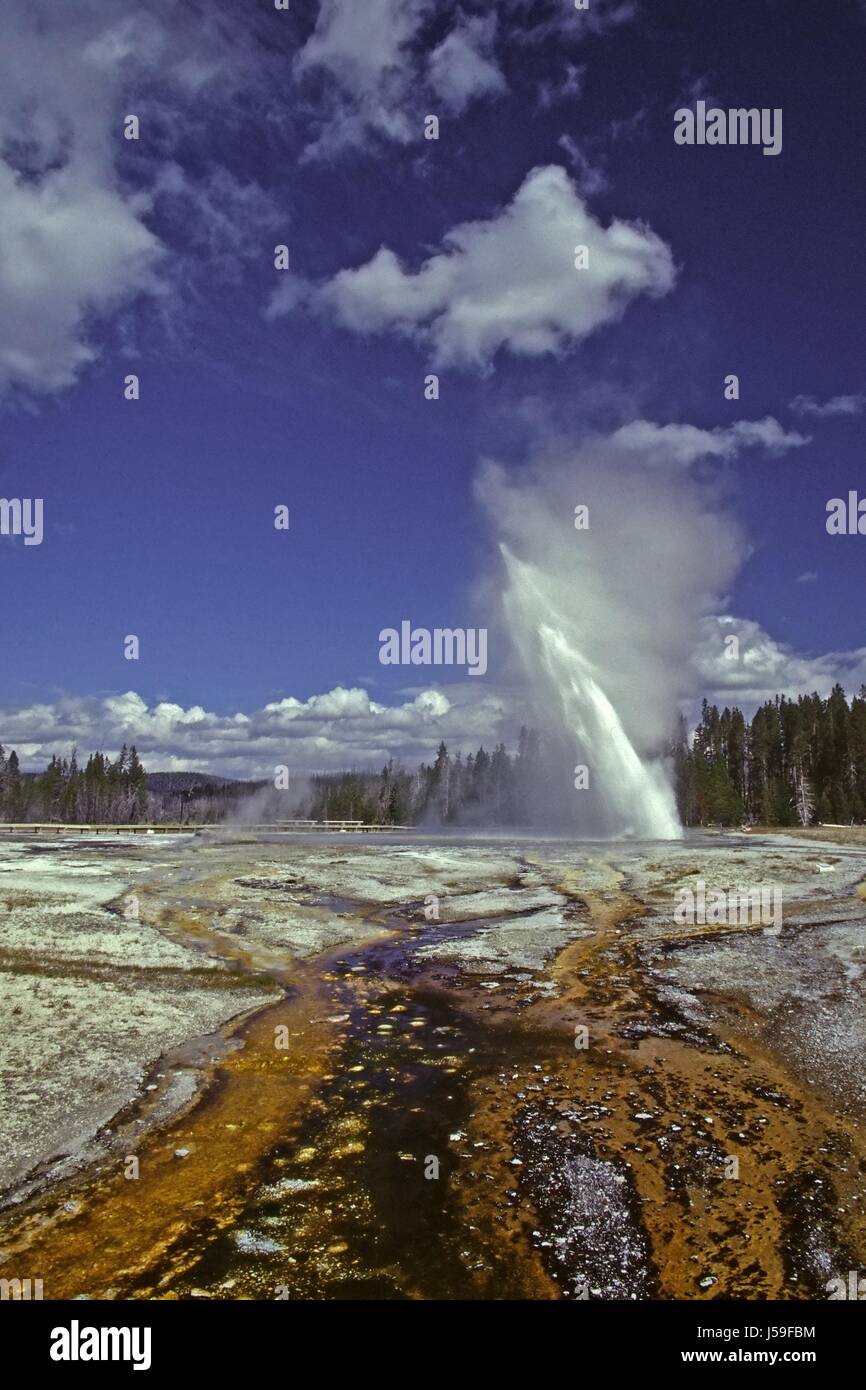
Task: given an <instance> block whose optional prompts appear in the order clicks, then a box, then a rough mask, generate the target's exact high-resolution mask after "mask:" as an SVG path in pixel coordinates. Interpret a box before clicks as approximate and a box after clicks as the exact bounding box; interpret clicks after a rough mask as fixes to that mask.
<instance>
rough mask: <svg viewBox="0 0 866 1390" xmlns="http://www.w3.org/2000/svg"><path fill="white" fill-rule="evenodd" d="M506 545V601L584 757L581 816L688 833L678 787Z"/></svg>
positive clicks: (578, 757) (667, 836) (619, 831)
mask: <svg viewBox="0 0 866 1390" xmlns="http://www.w3.org/2000/svg"><path fill="white" fill-rule="evenodd" d="M500 550H501V552H502V556H503V559H504V562H505V567H506V572H507V576H508V582H507V588H506V591H505V595H504V600H503V602H504V608H505V614H506V619H507V621H508V625H509V628H510V630H511V632H512V633H513V634H514V636H515V639H516V641H517V644H518V647H519V648H520V652H521V656H522V658H523V661H524V664H525V665H526V667H527V669H528V670H530V671H534V672H536V673H538V674H539V675H540V676H541V678H542V680H543V681H544V683H545V684H546V685H547V687H548V699H549V701H550V702H551V703H552V704H553V705H554V706H556V705H557V704H558V706H559V711H560V718H561V723H562V727H563V729H564V730H565V731H566V733H567V734H570V735H572V736H573V739H574V751H575V761H576V763H577V762H585V764H586V766H587V767H588V769H589V776H590V784H589V787H588V788H586V789H580V790H577V789H576V790H575V792H574V795H575V797H576V798H586V800H587V803H588V804H587V805H586V807H581V806H579V805H578V806H576V811H579V810H585V812H586V814H584V815H578V814H576V816H575V819H576V820H577V821H578V823H580V822H582V823H583V826H584V827H586V825H587V824H589V825H590V826H591V827H592V829H593V831H594V832H595V833H602V834H607V835H636V836H638V837H640V838H641V839H653V840H673V839H678V838H679V837H680V836H681V835H682V828H681V826H680V822H679V818H678V816H677V810H676V805H675V802H674V797H673V793H672V791H671V788H670V786H669V784H668V782H667V780H666V778H665V775H664V772H663V770H662V768H661V767H660V766H659V765H658V764H657V763H650V762H644V761H643V760H642V759H641V758H640V757H639V756H638V754H637V753H636V751H635V749H634V747H633V745H632V743H631V742H630V740H629V738H628V736H627V734H626V732H625V729H624V728H623V725H622V721H621V719H620V717H619V715H618V714H617V712H616V710H615V709H614V707H613V705H612V704H611V702H610V700H609V699H608V697H607V695H606V694H605V692H604V690H603V689H602V688H601V686H600V685H599V682H598V680H597V678H596V676H595V674H594V673H593V670H592V667H591V665H590V663H589V661H588V660H587V659H586V657H585V656H583V655H582V653H581V652H579V651H578V650H577V648H576V646H575V645H574V643H573V641H572V640H569V637H568V636H567V635H566V629H567V626H568V624H567V622H566V620H565V619H564V618H563V617H562V616H561V615H559V614H557V612H556V610H555V609H554V608H553V607H552V605H551V603H550V600H549V598H548V597H547V596H546V595H545V594H544V592H543V586H542V582H541V579H540V576H539V574H538V573H537V571H536V570H535V569H534V568H533V566H531V565H529V564H527V563H526V562H525V561H522V560H518V559H517V558H516V556H514V555H512V554H511V552H510V551H509V549H508V547H507V546H506V545H501V546H500Z"/></svg>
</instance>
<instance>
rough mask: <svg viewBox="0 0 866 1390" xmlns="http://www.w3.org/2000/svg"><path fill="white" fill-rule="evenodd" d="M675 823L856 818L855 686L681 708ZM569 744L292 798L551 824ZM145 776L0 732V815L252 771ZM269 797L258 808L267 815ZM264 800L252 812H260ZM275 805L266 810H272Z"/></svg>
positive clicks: (50, 810) (675, 750)
mask: <svg viewBox="0 0 866 1390" xmlns="http://www.w3.org/2000/svg"><path fill="white" fill-rule="evenodd" d="M668 752H669V756H670V763H671V767H672V775H673V781H674V788H675V792H676V799H677V808H678V811H679V815H680V819H681V820H682V822H683V824H684V825H691V826H701V825H714V824H715V825H740V824H751V825H778V826H786V825H787V826H790V825H813V824H816V823H825V824H826V823H835V824H842V825H845V824H849V823H852V822H853V823H858V824H859V823H863V822H864V821H866V686H861V688H860V693H859V695H856V696H854V697H853V699H852V700H851V701H850V702H849V701H848V700H847V699H846V696H845V692H844V690H843V689H842V687H841V686H840V685H836V686H834V687H833V690H832V691H831V692H830V694H829V696H827V698H826V699H824V698H822V697H821V696H820V695H817V694H813V695H801V696H799V698H798V699H796V700H792V699H788V698H787V697H786V696H784V695H777V696H776V697H775V699H773V700H768V701H766V702H765V703H764V704H763V705H761V706H760V708H759V709H758V710H757V711H756V712H755V714H754V716H753V717H752V719H751V720H750V721H749V722H747V721H746V719H745V717H744V715H743V713H742V711H741V710H740V709H738V708H737V707H736V706H734V707H733V708H728V707H727V706H726V707H725V708H724V709H723V710H721V711H719V709H718V706H716V705H710V704H708V702H707V701H706V700H704V702H703V706H702V709H701V718H700V722H699V723H698V726H697V729H696V730H695V732H694V734H693V736H691V737H690V736H689V731H688V726H687V723H686V720H685V718H684V717H682V716H681V717H680V721H679V727H678V730H677V734H676V736H675V737H674V739H673V740H672V742H671V745H670V748H669V750H668ZM574 762H575V753H574V750H573V749H572V750H569V749H568V748H567V746H565V745H564V744H563V743H562V742H561V741H557V740H556V739H553V738H551V737H549V736H543V735H541V734H540V733H538V732H537V731H536V730H534V729H529V728H526V727H525V726H524V727H523V728H522V729H521V730H520V736H519V738H518V742H517V748H516V750H515V751H514V752H513V753H509V752H508V750H507V749H506V747H505V744H504V743H499V744H497V745H496V746H495V747H494V748H493V750H492V752H488V751H487V750H486V749H485V748H484V747H481V748H479V749H478V750H477V752H475V753H470V754H469V755H468V756H467V757H465V758H464V757H463V756H462V754H461V753H459V752H458V753H453V754H452V753H449V751H448V748H447V746H446V744H445V743H444V742H442V743H440V744H439V747H438V749H437V752H436V757H435V758H434V759H433V761H432V762H430V763H421V764H420V766H418V767H417V768H416V769H415V770H414V771H410V770H407V769H405V768H403V767H401V766H400V765H398V764H395V763H394V761H393V760H390V761H389V762H388V763H387V764H386V765H385V767H383V768H382V770H381V772H379V773H375V772H370V771H364V770H360V771H359V770H352V771H347V772H337V773H321V774H317V775H315V776H313V777H312V778H310V781H309V790H308V792H307V794H306V799H305V801H304V803H303V804H302V805H301V806H299V807H298V808H297V809H296V810H295V811H294V812H292V813H287V814H296V815H302V816H304V817H308V818H310V819H313V820H359V821H362V822H364V823H365V824H378V825H442V826H449V825H465V826H497V825H501V826H539V827H541V826H545V825H548V826H557V825H558V826H560V827H561V826H563V825H568V824H570V823H574V819H575V798H574V793H573V783H572V781H571V776H572V768H573V765H574ZM151 780H152V781H153V784H154V788H155V789H156V790H151V789H150V788H149V786H148V777H147V774H146V773H145V770H144V767H143V766H142V764H141V760H140V759H139V756H138V753H137V752H136V749H135V746H134V745H133V746H132V747H131V748H127V747H126V745H124V747H123V748H122V749H121V751H120V753H119V754H118V755H117V757H116V758H114V759H113V760H112V759H111V758H109V757H107V756H106V755H105V754H104V753H91V755H90V757H89V758H88V759H87V762H86V763H85V764H84V766H83V767H82V766H81V765H80V764H79V762H78V757H77V753H76V751H75V750H74V749H73V751H72V753H71V754H70V756H69V758H62V759H61V758H58V757H52V759H51V761H50V763H49V764H48V767H47V768H46V769H45V771H44V772H42V773H40V774H38V775H33V774H27V773H22V772H21V769H20V765H19V759H18V755H17V753H15V752H14V751H12V752H10V753H9V754H8V756H7V755H6V753H5V752H4V749H3V747H2V745H0V820H5V821H39V820H42V821H66V822H69V823H76V822H78V823H82V822H83V823H103V824H119V825H131V824H135V823H137V822H140V821H151V820H152V821H158V820H170V821H176V820H177V821H183V820H189V821H195V822H198V823H208V822H214V821H219V820H223V819H227V818H230V817H231V816H232V815H233V814H235V813H236V812H237V811H238V810H239V809H240V806H241V803H242V802H243V801H244V800H249V799H250V798H251V797H252V796H253V795H255V794H258V793H260V792H261V790H262V788H263V786H264V784H262V783H260V782H259V783H252V782H250V783H238V782H235V783H229V782H226V783H220V782H219V779H216V778H207V777H205V778H202V779H201V782H200V783H199V780H198V779H197V778H196V777H195V776H194V775H193V774H176V775H169V774H155V775H154V777H153V778H152V779H151ZM271 812H272V808H271V807H269V808H268V815H270V814H271ZM263 814H264V813H263ZM274 814H276V813H274Z"/></svg>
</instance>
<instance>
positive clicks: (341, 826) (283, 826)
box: [0, 820, 413, 835]
mask: <svg viewBox="0 0 866 1390" xmlns="http://www.w3.org/2000/svg"><path fill="white" fill-rule="evenodd" d="M412 828H413V827H412V826H411V825H367V824H365V823H364V821H360V820H280V821H270V822H268V823H266V824H255V825H245V824H244V823H243V822H238V821H217V822H216V823H214V824H212V825H191V824H189V823H187V824H186V825H169V824H158V823H156V824H139V825H101V824H100V825H96V824H92V825H70V824H66V823H65V822H63V821H0V833H2V832H3V831H4V830H5V831H7V832H8V833H10V834H11V833H13V832H14V833H16V834H20V833H22V832H24V833H28V834H31V833H32V834H34V835H52V834H54V835H197V834H199V833H200V832H201V831H204V830H217V831H218V830H231V831H238V830H251V831H267V832H269V833H270V834H273V833H274V832H277V831H281V832H282V831H301V832H302V831H322V830H336V831H340V832H353V833H356V834H362V835H365V834H368V833H371V832H376V831H378V832H380V833H381V832H382V831H391V830H398V831H402V830H411V829H412Z"/></svg>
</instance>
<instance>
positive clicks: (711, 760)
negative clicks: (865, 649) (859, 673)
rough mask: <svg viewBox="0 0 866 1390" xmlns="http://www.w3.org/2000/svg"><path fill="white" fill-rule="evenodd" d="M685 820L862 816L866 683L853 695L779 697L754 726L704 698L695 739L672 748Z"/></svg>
mask: <svg viewBox="0 0 866 1390" xmlns="http://www.w3.org/2000/svg"><path fill="white" fill-rule="evenodd" d="M672 753H673V760H674V780H675V787H676V794H677V805H678V809H679V813H680V819H681V820H682V822H683V824H684V825H710V824H720V825H738V824H742V823H747V824H751V825H815V824H818V823H821V824H828V823H829V824H836V825H847V824H849V823H852V822H853V823H857V824H860V823H862V822H863V821H864V820H866V686H861V687H860V693H859V695H855V696H854V697H853V699H852V700H851V701H850V703H849V701H848V700H847V699H846V697H845V692H844V690H843V689H842V687H841V685H835V686H834V687H833V689H832V691H831V692H830V694H829V695H828V696H827V698H826V699H822V698H821V696H820V695H817V694H813V695H801V696H799V698H798V699H796V700H790V699H788V698H787V697H786V696H784V695H777V696H776V698H775V699H774V700H768V701H767V702H766V703H765V704H763V705H761V706H760V708H759V709H758V710H756V712H755V714H754V716H753V718H752V719H751V721H750V722H749V723H747V722H746V720H745V718H744V717H743V714H742V711H741V710H739V709H737V708H736V707H734V708H733V709H728V708H727V707H725V709H723V710H722V711H721V713H720V712H719V710H718V707H717V706H716V705H709V704H708V703H707V701H706V700H704V702H703V706H702V710H701V720H700V723H699V724H698V727H697V729H696V731H695V734H694V737H693V739H691V740H690V739H689V737H688V732H687V728H686V724H685V720H681V722H680V728H679V732H678V736H677V738H676V740H675V743H674V747H673V749H672Z"/></svg>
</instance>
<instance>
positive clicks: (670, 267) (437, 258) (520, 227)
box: [269, 165, 675, 370]
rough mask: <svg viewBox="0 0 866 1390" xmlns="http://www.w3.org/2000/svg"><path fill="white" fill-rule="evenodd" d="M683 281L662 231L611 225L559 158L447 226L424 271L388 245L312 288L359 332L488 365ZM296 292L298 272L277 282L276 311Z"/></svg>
mask: <svg viewBox="0 0 866 1390" xmlns="http://www.w3.org/2000/svg"><path fill="white" fill-rule="evenodd" d="M578 246H586V247H587V248H588V257H587V261H588V264H587V266H586V268H580V269H578V268H576V266H575V248H576V247H578ZM674 280H675V269H674V264H673V258H672V256H671V252H670V249H669V247H668V246H667V245H666V244H665V242H663V241H662V240H661V238H660V237H658V236H657V235H656V234H655V232H653V231H652V230H651V229H650V228H649V227H647V226H645V225H644V224H643V223H636V222H624V221H619V220H617V219H614V220H613V221H612V222H611V223H610V224H609V226H607V227H605V226H603V225H602V223H601V222H599V221H598V220H597V219H596V218H595V217H593V215H592V214H591V212H590V211H589V209H588V208H587V205H586V203H585V201H584V199H583V198H582V197H581V196H580V194H579V193H578V191H577V189H576V188H575V186H574V184H573V182H572V180H571V179H570V178H569V176H568V174H567V173H566V172H565V170H564V169H562V168H560V167H559V166H557V165H550V166H546V167H542V168H537V169H533V170H532V171H531V173H529V174H528V175H527V177H526V179H525V180H524V182H523V184H522V185H521V187H520V188H519V189H518V191H517V193H516V194H515V196H514V198H513V200H512V201H511V202H510V203H509V204H508V206H507V207H505V208H502V209H500V210H499V211H498V212H496V213H495V214H494V215H493V216H492V217H490V218H488V219H487V220H485V221H478V222H464V223H462V224H461V225H459V226H457V227H454V228H453V229H452V230H451V231H449V232H447V233H446V234H445V236H444V238H443V246H442V249H441V250H439V251H437V252H435V253H434V254H433V255H432V256H430V257H429V258H428V259H427V260H426V261H424V263H423V264H422V265H421V266H420V267H419V268H418V269H417V270H407V269H406V268H404V266H403V265H402V264H401V262H400V259H399V258H398V257H397V256H396V255H395V253H394V252H393V251H392V250H390V249H389V248H388V247H385V246H383V247H381V248H380V249H379V251H377V252H376V254H375V256H373V258H372V260H370V261H368V262H367V263H366V264H365V265H362V266H359V267H357V268H356V269H351V270H350V269H347V270H341V271H338V272H337V274H336V275H334V276H333V278H332V279H330V280H329V281H327V282H326V283H325V284H323V285H320V286H318V287H309V288H308V290H307V296H306V297H307V299H308V301H309V302H310V303H311V304H312V305H314V306H316V307H318V308H320V309H324V310H326V311H329V312H330V313H332V314H333V315H334V316H335V317H336V319H337V320H338V322H340V323H341V324H342V325H343V326H344V327H345V328H348V329H351V330H352V331H354V332H356V333H382V332H386V331H392V332H396V333H399V334H402V335H405V336H407V337H411V338H415V339H417V340H419V341H421V342H424V343H426V344H429V345H430V347H431V348H432V352H433V357H434V361H435V363H436V364H437V365H439V366H442V367H460V368H468V369H473V368H474V369H480V370H485V369H488V368H489V367H490V365H491V363H492V361H493V358H494V357H495V355H496V353H497V352H498V351H499V350H500V349H502V348H507V349H508V350H509V351H510V352H512V353H514V354H515V355H517V356H524V357H540V356H542V355H544V354H547V353H554V354H556V353H562V352H564V351H565V350H566V349H567V348H568V347H569V346H570V345H571V344H573V343H576V342H579V341H580V340H581V339H583V338H586V337H588V336H589V334H591V333H592V332H593V331H594V330H595V329H597V328H598V327H600V326H601V325H602V324H604V323H609V322H611V321H613V320H615V319H618V318H619V317H620V316H621V315H622V313H623V312H624V310H625V308H626V306H627V305H628V304H629V302H630V301H631V300H633V299H634V298H636V297H637V296H638V295H642V294H648V295H655V296H658V295H663V294H666V293H667V292H668V291H669V290H670V289H671V287H672V286H673V284H674ZM298 295H299V290H298V285H297V282H295V283H293V284H292V285H290V286H289V287H288V288H287V289H286V290H282V289H281V290H278V291H277V293H276V295H275V297H274V299H273V300H272V302H271V305H270V309H269V313H270V315H271V316H275V315H277V314H279V313H281V312H288V311H289V310H290V309H291V308H293V307H294V306H295V304H296V303H297V300H298Z"/></svg>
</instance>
